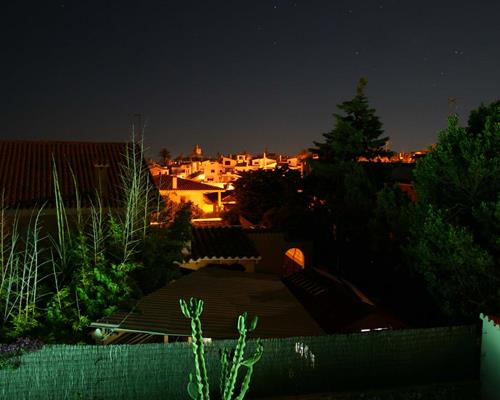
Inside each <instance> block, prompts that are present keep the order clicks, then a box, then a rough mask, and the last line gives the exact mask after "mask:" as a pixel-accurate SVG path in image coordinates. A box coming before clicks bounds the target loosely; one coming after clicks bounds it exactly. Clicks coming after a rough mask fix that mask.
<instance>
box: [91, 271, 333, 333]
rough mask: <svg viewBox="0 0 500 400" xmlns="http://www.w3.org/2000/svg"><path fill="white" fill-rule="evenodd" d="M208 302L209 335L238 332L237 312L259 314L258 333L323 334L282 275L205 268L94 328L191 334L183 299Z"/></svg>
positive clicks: (206, 329)
mask: <svg viewBox="0 0 500 400" xmlns="http://www.w3.org/2000/svg"><path fill="white" fill-rule="evenodd" d="M190 297H197V298H200V299H202V300H204V302H205V306H204V310H203V314H202V315H201V322H202V325H203V335H204V337H206V338H213V339H227V338H234V337H237V335H238V333H237V329H236V322H237V318H238V315H240V314H242V313H243V312H245V311H246V312H248V314H249V316H250V318H253V316H254V315H258V316H259V322H258V325H257V329H256V330H255V332H253V333H252V336H254V337H262V338H271V337H290V336H314V335H321V334H323V331H322V330H321V328H320V327H319V326H318V324H317V323H316V322H315V321H314V320H313V318H312V317H311V316H310V315H309V314H308V313H307V311H306V310H305V309H304V308H303V307H302V305H301V304H300V303H299V302H298V301H297V300H296V299H295V298H294V296H293V295H292V294H291V293H290V292H289V291H288V289H287V288H286V287H285V285H283V283H282V282H281V281H280V280H279V278H277V277H275V276H273V275H267V274H255V273H249V272H239V271H228V270H223V269H217V268H213V267H206V268H203V269H201V270H199V271H196V272H193V273H191V274H189V275H187V276H185V277H183V278H180V279H179V280H177V281H174V282H172V283H170V284H168V285H166V286H164V287H163V288H161V289H159V290H157V291H155V292H153V293H151V294H150V295H148V296H145V297H143V298H142V299H141V300H140V301H139V302H138V304H137V306H136V308H135V309H134V312H131V313H128V314H127V313H124V312H117V313H114V314H112V315H111V316H109V317H105V318H102V319H101V320H99V321H98V322H96V323H93V324H92V326H93V327H110V325H111V327H115V328H119V329H121V330H128V331H132V332H148V333H157V334H164V335H174V336H191V328H190V325H189V320H188V319H187V318H185V317H184V316H183V315H182V313H181V310H180V308H179V299H186V300H188V299H189V298H190Z"/></svg>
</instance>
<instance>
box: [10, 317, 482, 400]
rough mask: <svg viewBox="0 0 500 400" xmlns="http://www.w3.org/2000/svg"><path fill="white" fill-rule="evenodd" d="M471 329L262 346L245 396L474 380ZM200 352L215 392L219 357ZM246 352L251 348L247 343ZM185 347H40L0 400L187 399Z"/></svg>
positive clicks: (475, 351) (475, 347)
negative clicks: (206, 361)
mask: <svg viewBox="0 0 500 400" xmlns="http://www.w3.org/2000/svg"><path fill="white" fill-rule="evenodd" d="M479 341H480V334H479V332H478V331H477V328H476V327H475V326H460V327H446V328H432V329H418V330H396V331H380V332H371V333H360V334H349V335H331V336H322V337H301V338H287V339H269V340H264V341H263V343H264V355H263V357H262V360H261V361H260V362H259V363H258V364H257V365H256V367H255V370H254V378H253V380H252V384H251V392H250V396H248V398H255V397H261V396H262V397H265V396H273V395H278V394H301V393H311V392H329V391H349V390H364V389H374V388H384V387H394V386H398V385H401V386H403V385H418V384H427V383H438V382H452V381H462V380H474V379H478V375H479V356H480V351H479ZM233 344H234V342H233V341H224V342H222V341H221V342H214V343H213V344H211V345H208V346H207V347H206V353H207V360H208V363H207V365H208V369H209V375H210V376H209V378H210V381H211V389H212V391H214V398H216V396H215V393H217V392H218V370H219V361H218V352H219V349H220V348H221V347H223V346H231V347H232V345H233ZM250 347H253V343H250ZM193 369H194V367H193V356H192V353H191V350H190V348H189V345H188V344H185V343H172V344H168V345H164V344H143V345H115V346H113V345H110V346H69V345H56V346H45V347H44V348H43V349H42V350H40V351H38V352H35V353H31V354H27V355H25V356H23V357H22V364H21V366H20V367H19V368H18V369H15V370H8V369H3V370H0V398H2V399H169V400H174V399H187V398H188V397H187V394H186V384H187V379H188V373H189V372H190V371H193Z"/></svg>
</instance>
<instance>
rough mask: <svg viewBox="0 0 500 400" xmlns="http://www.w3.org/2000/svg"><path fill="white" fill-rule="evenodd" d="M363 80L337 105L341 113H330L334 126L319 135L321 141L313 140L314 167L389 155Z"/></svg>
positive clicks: (385, 139) (379, 123)
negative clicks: (349, 98)
mask: <svg viewBox="0 0 500 400" xmlns="http://www.w3.org/2000/svg"><path fill="white" fill-rule="evenodd" d="M366 85H367V80H366V79H364V78H361V79H360V80H359V82H358V86H357V88H356V96H355V97H354V98H353V99H352V100H350V101H345V102H343V103H341V104H339V105H338V106H337V107H338V109H339V110H340V111H341V112H342V113H343V114H334V117H335V127H334V128H333V129H332V130H331V131H330V132H327V133H324V134H323V137H324V138H325V141H324V142H314V145H315V146H316V148H313V149H311V151H312V152H313V153H315V154H317V155H318V156H319V159H318V160H319V161H318V162H317V163H314V164H315V165H314V167H315V168H321V166H327V167H331V166H339V165H340V164H342V163H344V162H350V161H357V160H358V159H359V158H360V157H363V158H365V159H367V160H371V159H373V158H375V157H380V156H386V155H389V154H390V152H387V151H386V150H385V149H384V146H385V144H386V143H387V140H388V139H389V138H388V137H385V136H383V134H384V132H383V130H382V123H381V122H380V120H379V119H378V117H377V116H376V115H375V110H374V109H373V108H370V106H369V104H368V98H367V97H366V96H365V94H364V89H365V86H366Z"/></svg>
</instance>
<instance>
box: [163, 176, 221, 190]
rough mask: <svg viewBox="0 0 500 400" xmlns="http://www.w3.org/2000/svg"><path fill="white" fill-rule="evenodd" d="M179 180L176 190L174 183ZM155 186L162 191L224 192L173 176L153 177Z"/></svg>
mask: <svg viewBox="0 0 500 400" xmlns="http://www.w3.org/2000/svg"><path fill="white" fill-rule="evenodd" d="M174 179H177V188H175V189H174V187H173V186H174V185H173V181H174ZM153 180H154V182H155V185H156V186H157V187H158V189H160V190H200V191H203V192H208V191H210V190H212V191H224V190H225V189H221V188H219V187H217V186H212V185H207V184H205V183H200V182H195V181H192V180H189V179H183V178H179V177H176V176H172V175H155V176H154V177H153Z"/></svg>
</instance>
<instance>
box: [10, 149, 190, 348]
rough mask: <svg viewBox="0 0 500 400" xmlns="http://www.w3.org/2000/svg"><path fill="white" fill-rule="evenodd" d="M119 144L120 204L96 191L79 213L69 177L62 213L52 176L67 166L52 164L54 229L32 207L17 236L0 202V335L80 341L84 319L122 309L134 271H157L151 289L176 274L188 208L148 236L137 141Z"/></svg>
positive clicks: (133, 285) (146, 185) (133, 287)
mask: <svg viewBox="0 0 500 400" xmlns="http://www.w3.org/2000/svg"><path fill="white" fill-rule="evenodd" d="M127 149H128V153H127V154H125V155H124V157H125V165H123V168H122V189H123V196H122V197H123V199H124V202H123V208H121V209H114V210H110V211H109V212H108V211H107V210H104V209H103V205H102V201H101V197H100V196H101V191H99V190H96V193H95V196H94V197H92V198H90V199H89V200H90V203H91V206H90V208H89V209H87V210H85V211H84V210H82V208H81V200H80V197H79V193H78V182H77V181H76V177H75V176H74V175H73V183H74V185H75V193H76V198H75V199H74V200H75V204H76V208H75V212H74V213H69V212H68V211H67V209H66V204H65V200H64V199H63V195H62V193H61V186H60V183H59V177H58V168H62V167H65V168H69V166H60V165H56V163H55V162H54V163H53V179H54V197H55V219H56V227H57V231H55V232H54V233H53V234H49V235H48V237H47V236H46V234H45V233H43V234H42V232H45V231H44V230H43V227H42V225H41V222H40V221H41V215H42V213H43V211H44V210H43V208H41V209H39V210H34V211H33V213H32V217H31V220H30V222H29V224H28V228H27V229H26V231H23V232H21V233H20V232H18V219H17V217H14V219H13V221H8V220H7V218H6V215H5V210H4V208H3V206H1V205H0V217H1V219H0V231H1V234H2V235H1V239H0V263H1V265H0V267H1V270H0V272H1V275H0V296H1V299H2V301H1V302H0V313H1V316H2V325H1V326H2V329H1V330H0V337H1V338H3V339H6V338H9V339H12V338H16V337H19V336H21V335H25V334H26V333H34V334H37V335H41V336H43V337H44V338H45V339H46V341H49V342H56V343H57V342H79V341H87V340H89V338H88V336H87V335H86V334H85V329H86V328H87V327H88V326H89V324H90V322H92V321H93V320H96V319H98V318H100V317H102V316H104V315H109V314H111V313H113V312H115V311H117V310H118V309H120V308H129V307H130V306H131V305H132V303H133V302H134V300H135V299H136V298H137V297H138V295H139V290H138V288H137V284H138V282H137V281H136V279H137V275H136V274H137V273H138V271H139V270H146V271H151V270H157V271H158V272H159V277H158V278H157V279H156V281H154V282H151V283H152V284H153V285H154V287H153V288H157V287H158V286H161V285H162V284H164V283H166V282H167V281H168V280H170V279H172V278H173V277H175V276H176V273H178V267H177V266H175V265H174V261H177V260H180V257H181V250H182V246H183V245H184V243H185V241H188V240H189V239H190V224H189V208H183V209H182V210H181V211H180V212H179V218H178V220H177V221H175V228H174V229H166V230H164V231H163V232H162V233H161V234H157V235H155V234H154V233H153V231H152V230H150V229H149V216H150V212H151V207H150V205H151V203H152V201H151V200H152V199H154V196H152V194H151V193H150V191H151V187H152V186H151V184H150V182H149V171H148V170H147V168H146V167H145V163H144V160H143V147H142V143H141V144H137V145H136V144H130V145H129V146H128V147H127ZM59 171H60V169H59ZM2 204H3V202H2ZM163 238H167V239H168V240H166V241H165V242H163V241H162V239H163ZM141 251H143V252H144V254H141ZM150 289H151V287H150Z"/></svg>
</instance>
